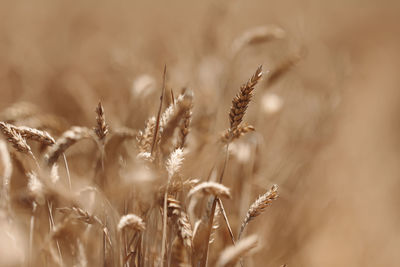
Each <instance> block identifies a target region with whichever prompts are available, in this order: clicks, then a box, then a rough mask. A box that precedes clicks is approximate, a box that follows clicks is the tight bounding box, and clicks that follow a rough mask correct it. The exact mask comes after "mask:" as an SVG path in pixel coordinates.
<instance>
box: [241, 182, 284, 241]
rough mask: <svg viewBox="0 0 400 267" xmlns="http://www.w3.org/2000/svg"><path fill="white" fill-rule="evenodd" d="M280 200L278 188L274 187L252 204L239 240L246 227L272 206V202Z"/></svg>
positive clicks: (242, 226)
mask: <svg viewBox="0 0 400 267" xmlns="http://www.w3.org/2000/svg"><path fill="white" fill-rule="evenodd" d="M277 198H278V186H277V185H273V186H272V187H271V189H270V190H269V191H268V192H266V193H265V194H264V195H261V196H259V197H258V198H257V200H256V201H255V202H254V203H253V204H251V206H250V208H249V210H248V211H247V214H246V217H245V218H244V220H243V223H242V225H241V227H240V232H239V236H238V239H240V237H241V235H242V233H243V231H244V229H245V227H246V225H247V224H248V223H249V222H250V221H251V220H253V219H254V218H255V217H257V216H258V215H260V214H261V213H262V212H263V211H264V210H265V208H266V207H267V206H269V205H270V204H271V202H272V201H273V200H275V199H277Z"/></svg>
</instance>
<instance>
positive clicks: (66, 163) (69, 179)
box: [63, 153, 72, 190]
mask: <svg viewBox="0 0 400 267" xmlns="http://www.w3.org/2000/svg"><path fill="white" fill-rule="evenodd" d="M63 158H64V164H65V170H66V171H67V177H68V184H69V189H70V190H71V189H72V183H71V175H70V173H69V167H68V162H67V157H66V156H65V153H63Z"/></svg>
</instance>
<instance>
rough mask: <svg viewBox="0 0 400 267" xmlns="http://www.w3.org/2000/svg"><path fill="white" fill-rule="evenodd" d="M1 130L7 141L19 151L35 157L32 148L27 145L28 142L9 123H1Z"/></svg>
mask: <svg viewBox="0 0 400 267" xmlns="http://www.w3.org/2000/svg"><path fill="white" fill-rule="evenodd" d="M0 129H1V131H2V133H3V134H4V136H6V137H7V140H8V141H9V142H10V143H11V144H12V146H13V147H14V148H15V149H16V150H17V151H19V152H22V153H26V154H30V155H33V154H32V150H31V147H30V146H29V145H28V144H27V143H26V140H25V139H24V138H23V137H22V135H21V134H20V133H19V132H17V131H16V130H15V128H14V127H12V126H11V125H10V124H8V123H4V122H0Z"/></svg>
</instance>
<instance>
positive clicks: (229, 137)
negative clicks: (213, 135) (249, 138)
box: [220, 123, 255, 143]
mask: <svg viewBox="0 0 400 267" xmlns="http://www.w3.org/2000/svg"><path fill="white" fill-rule="evenodd" d="M253 131H255V128H254V127H253V126H251V125H247V124H245V123H244V124H240V125H238V126H237V127H236V129H234V130H233V131H232V132H230V131H229V129H228V130H226V131H225V132H224V133H223V134H222V136H221V139H220V140H221V141H222V142H223V143H229V142H231V141H233V140H235V139H239V138H240V137H241V136H243V135H245V134H246V133H249V132H253Z"/></svg>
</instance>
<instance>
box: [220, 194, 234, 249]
mask: <svg viewBox="0 0 400 267" xmlns="http://www.w3.org/2000/svg"><path fill="white" fill-rule="evenodd" d="M217 201H218V205H219V208H220V209H221V211H222V215H223V216H224V220H225V224H226V227H227V228H228V231H229V235H230V236H231V240H232V244H233V245H236V242H235V237H234V236H233V232H232V228H231V225H230V224H229V221H228V216H226V212H225V208H224V205H223V204H222V200H221V199H220V198H217Z"/></svg>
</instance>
